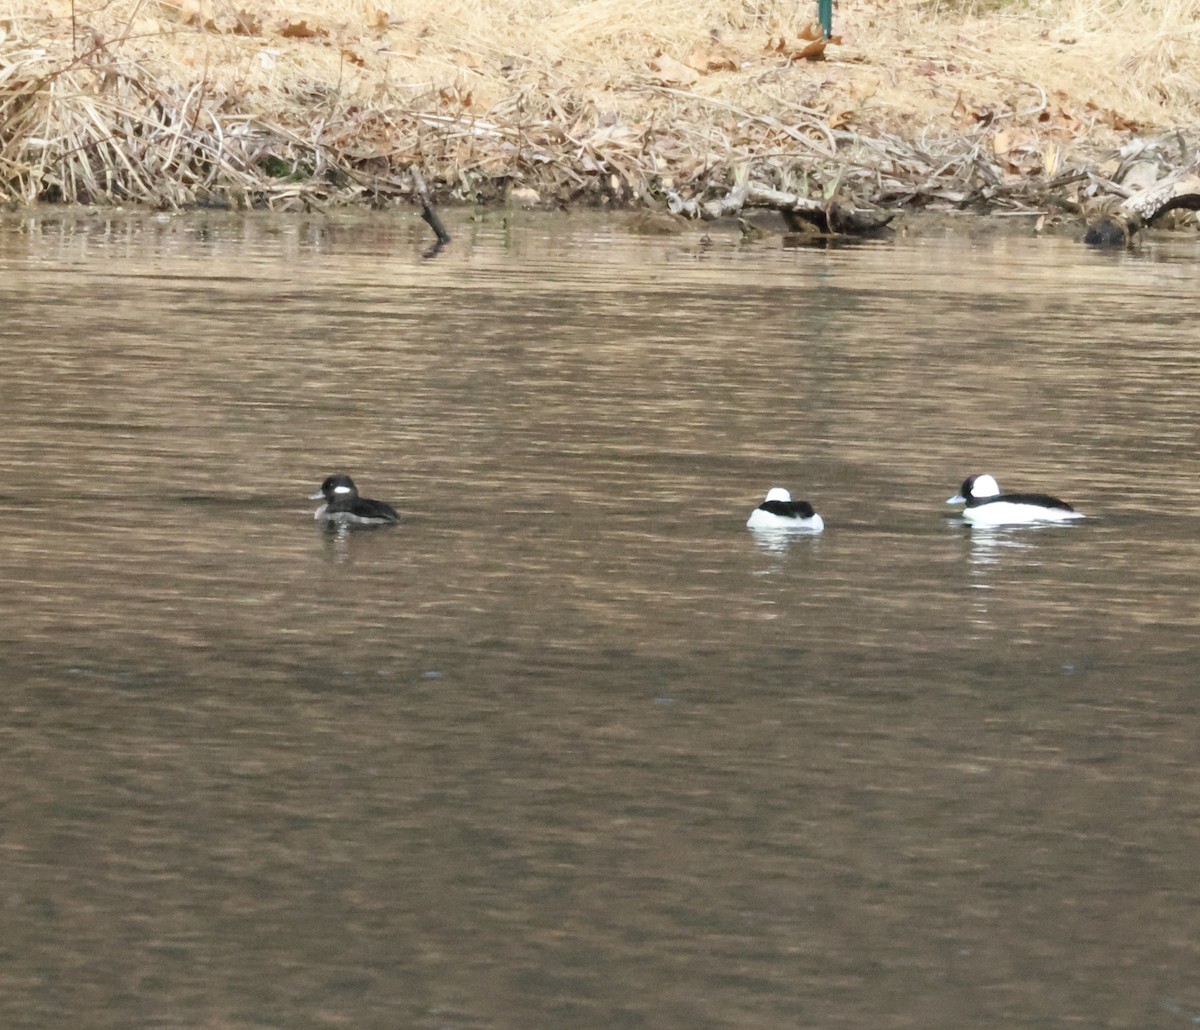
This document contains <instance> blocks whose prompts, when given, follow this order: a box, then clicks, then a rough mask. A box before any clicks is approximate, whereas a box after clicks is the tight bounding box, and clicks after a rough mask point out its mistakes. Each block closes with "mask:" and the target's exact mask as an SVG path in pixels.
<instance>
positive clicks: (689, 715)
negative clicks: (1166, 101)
mask: <svg viewBox="0 0 1200 1030" xmlns="http://www.w3.org/2000/svg"><path fill="white" fill-rule="evenodd" d="M454 230H455V232H456V236H457V237H458V238H457V240H456V242H455V244H454V246H453V247H451V249H450V250H449V251H447V252H446V253H444V254H443V255H441V256H439V257H438V258H437V259H435V260H424V259H422V258H421V256H420V252H421V249H422V248H423V247H424V246H426V245H427V242H428V241H427V235H428V233H427V230H426V229H425V227H424V226H423V225H422V224H421V223H419V222H418V221H416V220H415V219H413V218H410V217H403V218H399V217H393V216H371V217H367V216H334V217H328V218H326V217H313V218H307V219H298V218H290V219H278V218H273V217H249V218H242V217H234V216H226V215H213V216H206V217H201V216H187V217H179V218H156V217H131V216H128V215H103V214H100V215H94V214H80V213H78V212H67V213H63V212H55V211H53V210H51V211H48V212H44V213H41V214H38V215H36V216H34V217H31V218H10V220H9V221H7V222H5V223H3V225H2V226H0V297H2V299H3V310H4V319H3V324H2V325H0V383H2V384H3V385H2V386H0V391H2V393H0V397H2V399H3V409H4V452H3V469H4V471H3V478H2V480H0V501H2V502H3V503H2V504H0V538H2V540H3V546H2V547H0V580H2V582H3V583H4V584H5V587H6V589H5V591H4V596H3V600H2V601H0V644H2V645H3V654H4V675H3V682H4V687H3V693H2V695H0V696H2V698H3V705H4V709H3V711H4V715H3V718H2V719H0V734H2V736H0V743H2V747H0V783H2V784H3V787H2V788H0V798H2V799H3V800H2V804H3V807H2V809H0V820H2V821H0V827H2V830H0V883H2V884H3V885H4V890H3V896H2V901H0V904H2V911H3V925H4V929H5V932H4V934H3V936H2V937H0V985H2V986H0V1022H2V1023H3V1025H5V1026H9V1027H52V1026H53V1027H59V1026H61V1027H81V1026H87V1027H113V1028H118V1027H120V1028H127V1027H134V1026H148V1027H201V1026H203V1027H238V1028H241V1027H309V1026H350V1027H376V1026H378V1027H415V1028H439V1030H440V1028H472V1030H473V1028H485V1027H486V1028H507V1027H515V1026H534V1027H572V1028H582V1027H597V1028H608V1027H648V1028H649V1027H653V1028H673V1027H679V1028H704V1027H714V1028H715V1027H784V1026H796V1027H821V1028H826V1027H845V1028H861V1027H915V1028H943V1027H944V1028H961V1027H967V1026H987V1027H1001V1026H1003V1027H1059V1026H1063V1025H1080V1026H1089V1027H1094V1026H1106V1027H1147V1026H1161V1027H1170V1026H1181V1027H1182V1026H1191V1025H1195V1024H1196V1023H1197V1022H1200V985H1198V984H1197V981H1196V977H1195V972H1196V970H1197V969H1198V968H1200V908H1198V907H1197V899H1196V886H1195V885H1196V880H1197V873H1198V872H1200V859H1198V858H1197V855H1200V839H1198V837H1200V834H1198V831H1197V827H1198V826H1200V820H1198V818H1197V817H1198V816H1200V787H1198V785H1197V779H1196V776H1195V769H1196V764H1197V760H1198V758H1200V755H1198V753H1197V752H1198V744H1197V742H1198V741H1200V699H1198V695H1197V691H1196V683H1197V672H1198V671H1200V641H1198V637H1197V632H1196V630H1197V623H1198V618H1197V616H1198V602H1197V596H1198V587H1200V534H1198V532H1197V530H1198V528H1200V525H1198V518H1197V513H1198V512H1200V475H1198V474H1197V473H1198V468H1197V459H1196V457H1195V453H1196V429H1195V413H1196V411H1197V408H1198V405H1200V365H1198V363H1197V361H1196V358H1197V339H1196V335H1195V314H1194V307H1195V291H1194V278H1195V264H1196V259H1197V256H1198V255H1197V250H1198V248H1197V245H1196V244H1195V243H1194V242H1192V241H1190V240H1186V239H1183V240H1181V239H1179V238H1174V239H1159V240H1154V241H1150V242H1149V243H1148V244H1147V245H1146V246H1145V247H1144V249H1143V250H1142V252H1140V253H1137V254H1132V255H1107V254H1105V255H1101V254H1094V253H1090V252H1088V251H1086V250H1085V249H1084V248H1082V247H1081V246H1080V245H1079V244H1078V243H1077V242H1075V241H1073V240H1066V239H1040V240H1039V239H1026V238H1023V237H1020V236H997V237H983V238H978V239H971V238H969V237H967V236H965V235H964V236H958V237H945V238H943V237H942V236H928V237H919V238H899V239H896V240H894V241H892V242H887V243H882V244H872V245H865V246H859V247H846V248H839V249H832V250H822V249H809V248H795V249H790V248H786V247H782V246H780V244H779V242H778V241H767V242H764V243H759V244H757V245H754V246H750V247H746V246H742V245H741V244H740V243H739V242H738V241H737V240H736V239H734V238H732V237H728V236H725V235H721V234H715V235H714V236H713V237H712V238H711V239H704V238H703V237H702V234H701V233H699V232H697V233H691V234H685V235H682V236H678V237H668V238H657V237H656V238H647V237H643V236H637V235H634V234H631V233H629V232H627V231H626V229H625V227H624V226H623V225H622V223H621V222H620V221H619V220H600V219H593V218H590V217H583V216H573V217H568V216H524V217H523V218H520V219H518V220H517V221H516V222H515V223H513V224H510V223H508V222H506V221H505V220H504V219H503V218H502V217H500V216H499V215H493V216H489V217H486V218H484V219H483V220H481V221H478V222H472V221H468V220H467V219H466V218H465V216H459V217H457V218H456V219H455V225H454ZM341 470H344V471H349V472H351V473H352V474H353V475H355V476H356V478H357V480H358V482H359V485H360V487H361V488H362V489H363V491H364V493H365V494H367V495H368V496H374V497H379V498H381V499H384V500H387V501H389V502H391V503H393V504H394V505H395V506H396V507H397V508H398V509H399V510H400V511H401V513H402V515H403V516H404V523H403V525H401V526H400V527H397V528H396V529H393V530H386V531H377V532H360V533H355V534H351V535H337V534H329V533H326V532H323V531H322V530H321V529H320V528H319V527H317V526H316V525H315V524H314V523H313V521H312V518H311V512H312V510H313V508H314V507H315V504H314V503H310V502H308V501H307V500H306V499H305V498H306V495H307V494H309V493H311V492H312V491H313V490H314V489H316V487H317V486H318V485H319V483H320V481H321V479H322V478H323V477H324V476H325V475H327V474H328V473H330V472H333V471H341ZM977 471H990V472H992V473H994V474H995V475H996V476H997V477H998V478H999V480H1000V484H1001V486H1002V487H1006V488H1009V489H1013V490H1019V489H1026V490H1046V491H1050V492H1053V493H1057V494H1059V495H1061V496H1063V497H1065V498H1066V499H1067V500H1069V501H1071V502H1072V503H1074V504H1075V505H1076V506H1077V507H1079V508H1080V509H1082V510H1083V511H1085V512H1087V513H1088V514H1089V515H1092V516H1094V517H1093V518H1091V519H1089V520H1088V521H1087V522H1086V523H1083V524H1080V525H1074V526H1068V527H1051V528H1046V529H1026V530H1022V531H1010V532H1000V533H991V534H987V533H979V532H975V533H972V532H971V531H970V530H968V529H967V528H965V527H964V526H962V525H961V523H960V522H959V521H958V520H956V519H954V518H952V517H949V516H950V515H951V513H950V512H949V510H948V509H946V507H945V506H944V505H943V503H942V502H943V500H944V499H945V498H946V497H948V496H950V494H952V493H954V492H955V490H956V489H957V487H958V485H959V483H960V482H961V480H962V479H963V477H964V476H966V475H967V474H968V473H970V472H977ZM775 485H781V486H787V487H790V488H791V489H792V490H793V492H794V494H795V495H796V496H798V497H803V498H807V499H809V500H811V501H812V502H813V503H814V504H815V505H816V507H817V509H818V510H819V511H820V512H821V513H822V514H823V515H824V517H825V520H826V523H827V525H828V529H827V530H826V532H825V533H824V534H823V535H822V536H820V537H818V538H803V539H795V540H793V541H790V542H783V543H781V542H778V541H771V540H759V539H756V538H755V537H754V536H753V535H752V534H750V533H749V532H747V531H746V529H745V528H744V522H745V519H746V517H747V515H748V514H749V511H750V510H751V509H752V508H753V507H754V505H756V504H757V503H758V502H759V501H760V500H761V498H762V496H763V494H764V493H765V491H766V490H767V488H768V487H771V486H775Z"/></svg>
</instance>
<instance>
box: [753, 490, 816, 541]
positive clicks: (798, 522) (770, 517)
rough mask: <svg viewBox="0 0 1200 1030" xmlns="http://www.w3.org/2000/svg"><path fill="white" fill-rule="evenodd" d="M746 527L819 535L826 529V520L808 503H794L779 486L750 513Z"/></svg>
mask: <svg viewBox="0 0 1200 1030" xmlns="http://www.w3.org/2000/svg"><path fill="white" fill-rule="evenodd" d="M746 525H747V526H749V527H750V528H751V529H803V530H807V531H808V532H809V533H819V532H821V530H823V529H824V528H825V520H824V519H822V518H821V516H820V515H818V514H817V513H816V512H815V511H813V507H812V505H811V504H809V503H808V501H793V500H792V495H791V494H790V493H788V492H787V491H786V490H785V489H783V487H781V486H777V487H773V488H772V489H771V490H769V491H768V492H767V499H766V500H765V501H763V502H762V504H760V505H759V506H758V507H757V508H755V509H754V511H752V512H751V513H750V518H749V519H747V521H746Z"/></svg>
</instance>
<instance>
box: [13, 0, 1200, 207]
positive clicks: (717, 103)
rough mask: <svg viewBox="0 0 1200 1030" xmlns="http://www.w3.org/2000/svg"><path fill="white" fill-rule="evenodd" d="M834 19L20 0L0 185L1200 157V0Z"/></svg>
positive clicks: (206, 202)
mask: <svg viewBox="0 0 1200 1030" xmlns="http://www.w3.org/2000/svg"><path fill="white" fill-rule="evenodd" d="M816 10H817V5H816V3H815V0H795V2H782V0H687V2H684V0H659V2H654V3H646V2H645V0H637V2H634V0H582V2H575V0H442V2H431V0H406V2H405V3H403V4H400V3H395V4H389V3H388V2H386V0H365V2H363V0H308V2H303V0H297V2H288V3H283V4H279V3H276V2H272V0H233V2H225V0H75V2H74V3H70V2H67V3H64V2H61V0H49V2H47V0H8V2H7V3H5V4H4V6H3V7H0V203H3V204H6V205H8V206H10V207H20V206H24V205H29V204H33V203H38V202H63V203H73V204H130V203H135V204H142V205H148V206H151V207H155V208H163V209H175V208H187V207H193V206H217V207H231V208H269V209H275V210H311V209H319V208H322V207H325V206H330V205H340V204H370V205H376V206H386V205H389V204H393V203H403V204H410V203H420V201H421V199H422V198H421V195H420V193H419V187H418V185H417V183H418V182H420V181H421V180H422V178H423V180H424V182H426V183H428V189H429V193H430V195H432V197H434V198H436V199H437V200H439V201H446V200H453V201H463V202H468V203H485V204H486V203H496V202H509V203H515V204H521V205H525V206H539V205H544V206H562V207H570V206H575V205H612V206H619V207H626V208H629V207H632V208H647V209H654V210H660V211H663V212H668V211H669V212H672V213H676V214H683V215H688V216H691V217H715V215H714V214H713V212H714V211H719V212H720V213H722V214H728V213H736V209H737V204H736V203H735V202H733V201H731V200H730V198H731V197H732V198H734V200H735V201H736V200H738V199H741V200H742V201H744V200H745V198H746V196H747V195H749V194H750V193H753V192H754V191H765V193H767V194H771V195H779V194H784V195H787V196H790V197H793V198H798V199H801V200H804V201H805V202H808V203H811V204H813V205H815V206H820V205H822V204H828V203H830V202H833V201H834V200H835V199H836V201H837V202H838V203H839V204H842V205H846V206H847V208H849V209H853V208H858V209H869V208H875V209H888V210H930V209H932V210H942V211H964V210H965V211H971V212H979V213H999V212H1009V213H1029V214H1034V213H1037V214H1047V215H1050V216H1055V215H1063V216H1066V217H1068V218H1070V219H1072V220H1079V219H1080V218H1081V217H1083V216H1084V215H1086V214H1088V213H1089V212H1091V211H1092V210H1093V209H1097V208H1103V207H1104V206H1105V205H1108V206H1112V205H1114V204H1116V203H1117V202H1119V201H1120V200H1121V199H1123V198H1125V197H1127V196H1128V195H1129V193H1130V192H1131V191H1135V190H1138V189H1145V188H1147V187H1149V186H1151V185H1153V184H1154V183H1155V182H1156V181H1158V180H1161V179H1162V178H1163V177H1164V176H1167V175H1169V174H1172V173H1177V174H1183V173H1184V172H1186V171H1187V170H1189V169H1191V168H1192V167H1193V165H1194V156H1193V155H1194V152H1195V147H1196V144H1197V141H1198V139H1200V133H1198V131H1197V124H1196V113H1195V112H1196V111H1197V110H1198V109H1200V45H1198V44H1200V0H1090V2H1083V0H956V2H952V0H841V2H840V3H838V4H837V6H836V8H835V14H834V37H833V39H832V40H830V41H828V42H827V41H825V40H823V39H822V38H821V37H820V32H819V30H818V29H817V27H816V25H815V19H816ZM414 173H416V174H414ZM706 205H707V207H706ZM1177 206H1187V205H1177Z"/></svg>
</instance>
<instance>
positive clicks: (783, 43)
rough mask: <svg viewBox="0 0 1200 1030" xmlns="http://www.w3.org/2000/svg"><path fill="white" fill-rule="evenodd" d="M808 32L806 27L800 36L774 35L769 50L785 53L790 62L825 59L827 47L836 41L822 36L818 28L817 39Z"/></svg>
mask: <svg viewBox="0 0 1200 1030" xmlns="http://www.w3.org/2000/svg"><path fill="white" fill-rule="evenodd" d="M807 33H808V29H805V30H804V32H803V33H801V35H800V36H784V35H779V36H772V37H771V40H770V42H769V43H768V44H767V50H768V51H769V52H771V53H776V54H783V56H784V57H786V58H787V59H788V61H789V62H795V61H823V60H825V47H826V46H827V45H828V44H829V43H832V42H836V41H835V40H830V39H823V38H821V33H820V29H818V30H817V35H816V38H815V39H814V38H812V37H811V36H810V35H808V34H807Z"/></svg>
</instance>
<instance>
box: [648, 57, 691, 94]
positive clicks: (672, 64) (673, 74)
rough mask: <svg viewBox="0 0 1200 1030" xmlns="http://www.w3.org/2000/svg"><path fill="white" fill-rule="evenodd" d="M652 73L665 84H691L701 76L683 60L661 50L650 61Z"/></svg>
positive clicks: (649, 65)
mask: <svg viewBox="0 0 1200 1030" xmlns="http://www.w3.org/2000/svg"><path fill="white" fill-rule="evenodd" d="M648 67H649V68H650V74H651V75H652V76H653V77H654V78H655V79H657V80H658V81H659V82H661V83H662V84H663V85H664V86H691V85H694V84H695V83H696V81H697V80H698V79H699V78H700V76H699V75H698V74H697V73H696V72H695V71H694V70H693V69H691V68H689V67H688V66H687V65H686V64H684V63H683V62H682V61H677V60H675V58H673V57H672V56H671V55H670V54H665V53H663V52H662V51H661V50H660V51H659V52H658V53H657V54H655V55H654V56H653V57H652V58H650V60H649V62H648Z"/></svg>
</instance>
